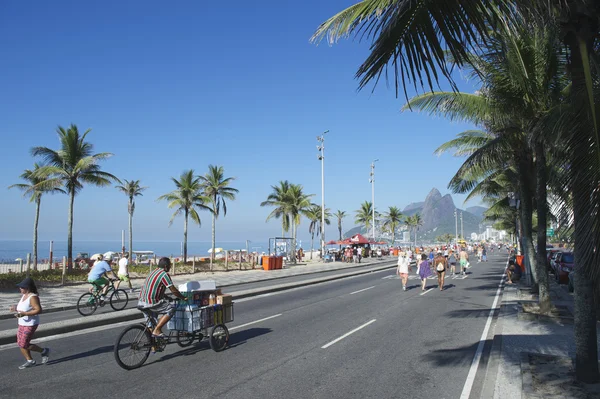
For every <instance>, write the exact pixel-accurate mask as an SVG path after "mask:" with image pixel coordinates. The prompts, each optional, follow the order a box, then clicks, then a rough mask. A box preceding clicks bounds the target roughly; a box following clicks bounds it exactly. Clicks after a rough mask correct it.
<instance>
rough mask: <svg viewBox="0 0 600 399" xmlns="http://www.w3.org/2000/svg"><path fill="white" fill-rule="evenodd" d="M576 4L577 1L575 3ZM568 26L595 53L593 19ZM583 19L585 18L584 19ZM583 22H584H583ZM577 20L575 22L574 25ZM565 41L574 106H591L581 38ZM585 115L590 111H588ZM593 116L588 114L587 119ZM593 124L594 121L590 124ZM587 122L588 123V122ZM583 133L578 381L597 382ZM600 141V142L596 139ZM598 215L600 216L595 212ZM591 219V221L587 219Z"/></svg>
mask: <svg viewBox="0 0 600 399" xmlns="http://www.w3.org/2000/svg"><path fill="white" fill-rule="evenodd" d="M571 6H572V7H575V5H572V4H571ZM571 19H572V20H571V21H568V22H567V24H568V26H577V27H579V31H578V34H579V35H581V36H580V37H581V38H582V39H583V45H585V46H587V49H588V52H589V53H590V54H591V53H592V50H593V49H592V44H593V36H592V34H591V30H590V25H589V24H590V21H589V20H585V19H584V18H582V17H581V15H579V14H577V13H573V14H572V15H571ZM580 19H582V20H583V21H581V20H580ZM582 22H584V23H582ZM573 24H575V25H573ZM565 42H566V45H567V47H568V48H569V50H570V54H571V57H570V61H571V64H570V68H569V70H570V72H571V80H572V89H571V93H572V105H573V106H574V107H577V108H575V109H582V110H589V108H590V104H589V103H588V102H587V101H579V100H578V96H580V95H581V93H585V92H586V90H587V89H586V81H585V74H584V69H583V61H582V59H581V55H580V54H581V49H580V42H579V38H578V37H577V35H576V34H575V33H574V32H570V34H568V35H566V37H565ZM584 115H588V114H587V113H586V114H584ZM589 119H590V117H589V116H588V120H589ZM589 125H591V122H590V124H589ZM589 125H588V126H589ZM574 133H576V134H578V135H579V136H580V137H578V138H577V140H575V142H576V145H574V146H573V147H574V148H573V152H572V163H573V172H572V173H573V174H574V179H573V186H572V187H573V188H572V190H573V214H574V219H575V243H576V245H575V281H574V287H575V303H574V305H575V320H574V321H575V323H574V324H575V326H574V332H575V374H576V376H577V379H578V380H579V381H583V382H585V383H595V382H597V381H598V379H599V371H598V342H597V330H596V328H597V327H596V309H595V305H594V302H595V301H594V294H593V291H594V287H593V282H592V280H591V279H590V278H589V276H588V275H586V273H585V272H584V268H583V257H582V255H583V248H586V247H588V248H589V247H590V244H592V245H593V242H592V243H590V240H594V239H595V237H593V235H592V234H590V231H589V228H587V225H588V223H589V222H590V218H591V217H592V216H591V215H590V214H589V213H588V212H586V210H587V209H589V204H588V202H589V199H590V198H591V197H592V189H591V188H592V187H594V185H593V184H591V183H592V182H590V181H589V180H587V179H586V170H585V169H584V167H583V166H582V165H584V164H586V162H585V160H584V159H583V158H584V157H587V156H588V155H587V154H588V151H589V145H590V144H589V143H590V142H589V141H588V137H589V134H591V132H589V131H587V132H586V131H578V132H574ZM595 144H596V145H600V143H597V142H596V143H595ZM596 217H597V216H596ZM586 222H588V223H586Z"/></svg>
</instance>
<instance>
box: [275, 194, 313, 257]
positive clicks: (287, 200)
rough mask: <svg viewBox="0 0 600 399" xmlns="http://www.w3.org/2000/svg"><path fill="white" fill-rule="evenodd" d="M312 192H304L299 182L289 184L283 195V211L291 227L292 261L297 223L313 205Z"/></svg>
mask: <svg viewBox="0 0 600 399" xmlns="http://www.w3.org/2000/svg"><path fill="white" fill-rule="evenodd" d="M313 196H314V194H305V193H304V191H303V187H302V186H301V185H300V184H290V186H289V189H288V191H287V192H286V193H285V195H284V197H283V204H282V205H283V211H284V213H286V214H287V215H289V218H290V221H291V229H292V250H291V256H292V262H294V263H295V262H296V237H297V235H298V225H299V224H300V220H301V217H302V216H306V215H308V210H309V209H310V207H311V206H312V205H313V204H312V203H311V202H310V199H311V198H312V197H313Z"/></svg>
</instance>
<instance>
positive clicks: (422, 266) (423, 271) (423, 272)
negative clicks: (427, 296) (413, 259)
mask: <svg viewBox="0 0 600 399" xmlns="http://www.w3.org/2000/svg"><path fill="white" fill-rule="evenodd" d="M417 261H418V260H417ZM417 273H418V274H419V277H420V278H421V291H425V288H426V285H427V277H429V276H431V275H432V273H431V269H430V268H429V262H428V261H427V255H425V254H423V255H422V256H421V263H419V268H418V270H417Z"/></svg>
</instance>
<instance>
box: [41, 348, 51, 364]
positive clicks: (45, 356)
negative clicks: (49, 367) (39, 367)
mask: <svg viewBox="0 0 600 399" xmlns="http://www.w3.org/2000/svg"><path fill="white" fill-rule="evenodd" d="M48 355H50V348H44V350H43V351H42V364H46V363H48Z"/></svg>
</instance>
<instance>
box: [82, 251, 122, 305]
mask: <svg viewBox="0 0 600 399" xmlns="http://www.w3.org/2000/svg"><path fill="white" fill-rule="evenodd" d="M97 260H98V262H96V264H94V266H93V267H92V270H90V273H89V274H88V282H89V283H91V284H92V285H93V286H95V287H96V288H98V290H102V291H101V292H100V301H104V295H106V291H108V286H109V282H110V277H108V273H109V272H110V273H111V274H112V275H113V279H116V280H118V279H119V278H118V277H117V275H116V274H115V272H113V271H112V269H111V268H110V265H109V264H108V262H106V261H105V260H104V259H103V256H102V255H98V258H97ZM103 276H105V277H106V278H104V277H103ZM92 290H93V287H92V288H90V292H92Z"/></svg>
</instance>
